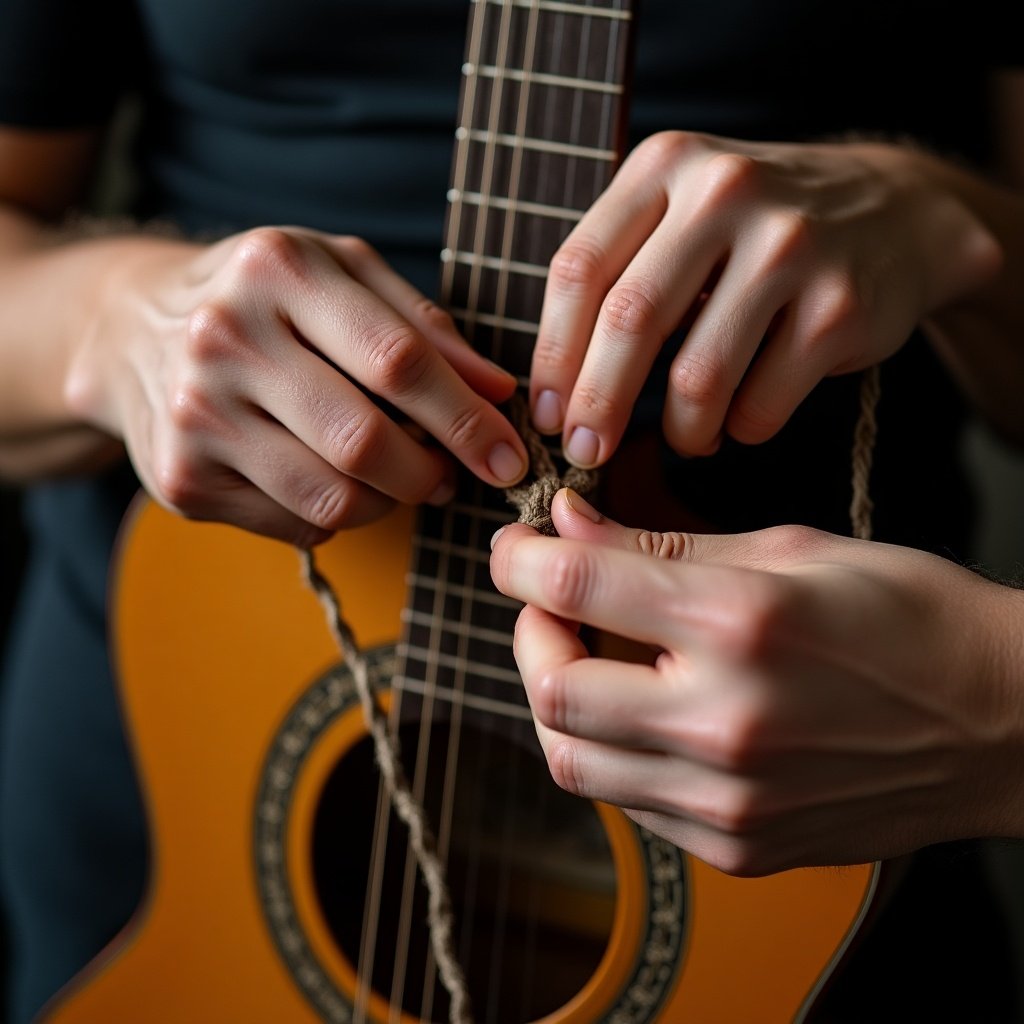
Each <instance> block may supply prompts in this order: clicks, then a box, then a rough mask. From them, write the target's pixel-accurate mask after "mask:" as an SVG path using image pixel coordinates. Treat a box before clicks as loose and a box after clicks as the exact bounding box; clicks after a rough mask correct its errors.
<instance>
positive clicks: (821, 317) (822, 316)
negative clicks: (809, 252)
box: [806, 275, 863, 347]
mask: <svg viewBox="0 0 1024 1024" xmlns="http://www.w3.org/2000/svg"><path fill="white" fill-rule="evenodd" d="M862 311H863V300H862V299H861V297H860V294H859V293H858V290H857V287H856V285H855V284H854V282H853V281H852V280H851V279H850V278H849V277H846V276H838V275H837V276H835V277H833V278H832V279H831V280H829V281H828V282H826V283H825V284H823V285H822V286H821V287H820V289H819V291H818V294H817V295H816V296H815V302H814V307H813V311H812V314H811V317H810V325H809V328H808V330H807V334H806V344H808V345H810V346H813V347H817V346H820V345H822V344H824V343H827V342H828V341H830V340H831V339H833V338H835V337H837V336H840V335H844V334H846V333H848V332H849V331H850V330H851V329H852V328H854V327H856V325H857V323H858V322H859V320H860V317H861V314H862Z"/></svg>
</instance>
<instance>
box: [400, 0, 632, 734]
mask: <svg viewBox="0 0 1024 1024" xmlns="http://www.w3.org/2000/svg"><path fill="white" fill-rule="evenodd" d="M631 22H632V14H631V3H630V2H629V0H590V2H588V3H577V2H556V0H474V2H473V3H472V5H471V12H470V23H469V30H468V34H467V45H466V57H465V62H464V64H463V67H462V76H463V77H462V89H461V97H460V103H459V120H458V127H457V129H456V132H455V141H456V144H455V153H454V160H453V167H452V179H451V187H450V189H449V191H448V217H447V228H446V234H445V247H444V250H443V252H442V254H441V272H442V273H441V301H442V303H443V304H444V305H445V306H446V307H447V308H448V309H449V310H450V311H451V313H452V315H453V316H454V317H455V320H456V322H457V323H458V325H459V327H460V329H461V330H462V331H463V333H464V335H465V336H466V337H467V338H468V339H469V340H470V341H471V343H472V344H473V345H474V347H475V348H476V349H477V351H479V352H481V353H483V354H484V355H486V356H488V357H489V358H490V359H492V360H494V361H495V362H496V363H498V364H500V365H501V366H503V367H505V368H506V369H507V370H509V371H510V372H512V373H513V374H515V375H516V377H517V378H518V380H519V382H520V385H521V386H523V385H525V384H526V380H527V377H528V374H529V368H530V358H531V355H532V352H533V347H534V343H535V341H536V336H537V326H538V323H539V320H540V310H541V303H542V300H543V295H544V284H545V280H546V275H547V266H548V264H549V262H550V260H551V257H552V256H553V255H554V253H555V250H556V249H557V248H558V246H559V245H560V244H561V243H562V241H563V240H564V239H565V237H566V236H567V235H568V233H569V232H570V230H571V229H572V227H573V226H574V225H575V224H576V223H577V221H579V219H580V218H581V217H582V215H583V213H584V212H585V211H586V210H587V208H588V207H589V206H590V205H591V204H592V203H593V201H594V200H595V199H596V198H597V196H598V195H599V194H600V193H601V191H602V190H603V189H604V188H605V186H606V185H607V184H608V182H609V181H610V180H611V177H612V174H613V173H614V171H615V168H616V167H617V166H618V163H619V161H620V159H621V156H622V151H623V145H624V137H625V116H626V105H625V98H626V76H627V70H628V63H629V54H630V36H631V31H630V29H631ZM509 519H510V513H509V508H508V506H507V505H506V504H505V502H504V499H503V496H502V495H501V493H500V492H497V491H494V490H493V489H488V488H485V487H484V486H483V485H481V484H480V483H479V482H478V481H475V480H473V479H469V478H467V479H464V480H463V481H462V484H461V486H460V489H459V492H458V494H457V496H456V499H455V501H454V502H453V503H452V504H451V505H449V506H448V507H446V508H444V509H440V510H435V509H424V510H423V511H422V512H421V513H420V515H419V518H418V521H417V526H416V530H415V534H414V539H413V554H412V565H411V570H410V576H409V598H408V600H407V603H406V612H405V616H406V622H405V625H404V635H403V639H402V642H401V643H400V644H399V648H398V666H397V672H396V676H395V678H394V680H393V684H392V685H393V688H394V689H395V690H396V691H398V692H407V693H412V694H418V695H420V696H426V695H429V699H430V700H432V701H440V702H441V703H442V704H448V703H450V704H451V705H452V706H456V705H457V706H458V708H459V714H463V713H464V712H466V711H469V713H472V714H474V715H476V716H485V717H490V716H492V715H497V716H499V717H501V718H504V719H511V720H519V721H522V722H524V723H528V722H529V714H528V711H527V709H526V707H525V700H524V698H523V695H522V691H521V687H520V685H519V673H518V671H517V670H516V666H515V662H514V660H513V658H512V654H511V638H512V631H513V628H514V625H515V619H516V615H517V612H518V605H516V604H515V603H513V602H512V601H509V600H508V599H506V598H504V597H502V596H501V595H500V594H497V593H496V592H495V590H494V588H493V585H492V584H491V580H490V574H489V572H488V554H489V544H488V542H489V539H490V537H491V535H492V534H493V533H494V531H495V530H496V529H497V528H498V526H500V525H502V524H503V523H506V522H508V521H509ZM414 703H418V702H417V701H414Z"/></svg>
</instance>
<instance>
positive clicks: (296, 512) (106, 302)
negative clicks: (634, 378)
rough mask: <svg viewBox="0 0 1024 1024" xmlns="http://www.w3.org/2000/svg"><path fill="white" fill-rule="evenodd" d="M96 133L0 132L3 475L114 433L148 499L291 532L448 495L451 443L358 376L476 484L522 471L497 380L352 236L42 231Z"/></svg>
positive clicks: (113, 444)
mask: <svg viewBox="0 0 1024 1024" xmlns="http://www.w3.org/2000/svg"><path fill="white" fill-rule="evenodd" d="M93 142H94V140H93V138H92V137H91V136H89V135H88V134H85V133H79V134H75V135H70V134H63V135H61V134H57V135H46V134H44V135H35V134H29V133H18V132H4V133H0V199H2V200H3V203H2V205H0V382H2V383H0V471H3V472H5V473H6V474H7V475H9V476H11V477H14V478H19V479H31V478H33V477H35V476H39V475H45V474H49V473H54V472H61V471H79V470H81V469H83V468H88V467H89V466H90V465H91V464H92V463H93V462H94V461H95V460H96V459H98V458H102V457H104V456H106V455H107V454H108V453H109V452H110V451H111V449H112V448H114V449H115V450H116V448H117V446H118V445H120V444H123V445H124V446H125V447H126V448H127V451H128V454H129V455H130V457H131V459H132V461H133V463H134V465H135V468H136V470H137V471H138V473H139V476H140V478H141V480H142V481H143V483H144V485H145V486H146V487H147V489H148V490H149V491H150V493H151V494H152V495H153V496H154V497H155V498H156V499H157V500H159V501H161V502H162V503H163V504H165V505H167V506H169V507H171V508H174V509H176V510H178V511H180V512H183V513H185V514H187V515H190V516H193V517H197V518H210V519H221V520H224V521H227V522H231V523H235V524H236V525H240V526H243V527H246V528H249V529H253V530H255V531H257V532H261V533H266V534H268V535H271V536H275V537H279V538H282V539H287V540H293V541H297V542H304V543H308V542H313V541H316V540H321V539H323V538H324V537H326V536H327V535H328V534H329V533H330V532H333V531H334V530H336V529H339V528H342V527H346V526H352V525H357V524H358V523H361V522H365V521H367V520H369V519H373V518H376V517H377V516H378V515H380V514H381V513H382V512H383V511H385V510H386V509H387V508H388V507H390V505H391V504H392V503H393V502H394V501H396V500H397V501H406V502H419V501H424V500H426V501H444V500H447V498H448V497H449V496H450V494H451V491H452V483H451V477H452V469H453V467H452V463H451V460H450V459H449V458H448V457H447V455H446V454H444V453H442V451H441V450H440V449H438V448H437V447H435V446H433V445H429V444H424V443H420V441H419V440H418V439H416V438H414V437H413V436H412V434H411V433H410V432H409V431H407V430H405V429H403V428H402V427H401V426H399V425H398V424H397V423H396V422H394V421H392V420H391V419H389V418H388V416H387V415H385V413H384V412H382V411H381V409H380V408H379V407H378V406H377V405H375V404H374V403H373V402H372V401H371V400H370V399H369V398H367V396H366V395H365V394H364V392H363V390H362V388H360V387H359V386H358V385H362V386H363V388H365V389H366V390H368V391H370V392H372V393H373V394H375V395H377V396H379V397H380V398H383V399H385V400H386V401H388V402H390V403H391V404H392V405H393V406H395V407H396V408H397V409H398V410H399V411H400V412H401V413H403V414H405V415H406V416H408V417H409V419H410V420H412V421H413V423H415V424H417V425H418V426H419V427H421V428H422V429H423V430H425V431H426V432H427V434H429V435H431V436H432V437H434V438H436V439H437V440H438V441H440V442H441V444H442V445H443V446H444V447H446V448H447V449H448V451H449V452H450V453H451V454H452V455H454V456H455V457H456V458H458V459H460V460H461V461H462V462H463V463H464V464H465V465H466V466H467V467H469V468H470V469H471V470H473V471H474V472H475V473H477V474H478V475H480V476H481V477H482V478H483V479H485V480H486V481H487V482H489V483H491V484H494V485H498V486H501V485H504V484H508V483H509V482H512V481H514V480H516V479H518V478H519V477H520V476H522V473H523V471H524V468H525V453H524V451H523V447H522V442H521V441H520V440H519V438H518V437H517V435H516V433H515V431H514V429H513V428H512V426H511V425H510V424H509V423H508V421H507V420H506V419H505V417H504V416H503V415H502V414H501V413H500V412H499V411H498V410H497V409H496V408H495V407H494V405H493V403H494V402H497V401H501V400H503V399H505V398H507V397H508V395H509V394H510V393H511V391H512V390H513V388H514V380H513V379H512V378H511V377H510V376H509V375H508V374H506V373H504V371H501V370H499V369H498V368H497V367H495V366H493V365H492V364H490V363H489V362H488V361H487V360H485V359H483V358H482V357H480V356H478V355H477V354H476V353H474V352H473V351H472V350H471V349H470V348H469V346H468V345H467V344H466V343H465V341H464V340H463V339H462V338H461V337H459V335H458V334H457V332H456V331H455V328H454V325H453V323H452V321H451V319H450V318H449V317H448V316H447V315H446V314H444V313H443V312H442V311H441V310H439V309H438V308H437V307H436V306H435V305H434V304H433V303H431V302H429V301H428V300H427V299H425V298H424V297H423V296H422V295H421V294H419V293H418V292H417V291H416V290H415V289H414V288H412V286H411V285H409V284H408V283H407V282H405V281H404V280H402V279H401V278H399V277H398V276H397V275H396V274H394V272H393V271H391V269H390V268H389V267H388V266H387V265H386V263H385V262H384V261H383V260H382V259H381V257H380V256H379V255H377V253H376V252H374V251H373V250H372V249H371V248H370V247H369V246H368V245H367V244H366V243H364V242H361V241H359V240H358V239H354V238H345V237H337V236H329V235H324V234H322V233H319V232H315V231H310V230H306V229H301V228H261V229H257V230H254V231H249V232H244V233H243V234H241V235H237V236H233V237H231V238H228V239H225V240H223V241H220V242H218V243H216V244H213V245H199V244H196V243H194V242H189V241H183V240H178V239H171V238H164V237H151V236H146V235H142V234H138V235H120V236H110V237H104V238H86V239H80V240H77V241H68V240H62V239H61V238H60V236H59V234H58V235H53V234H51V233H49V232H48V231H47V230H46V228H45V226H44V223H43V221H42V220H41V217H44V216H49V217H56V216H58V215H60V214H61V213H63V212H64V208H65V206H66V205H67V203H68V202H69V201H70V199H71V198H72V196H73V194H74V191H75V188H76V187H78V186H79V185H80V182H81V181H82V180H84V179H85V177H86V175H87V171H88V161H87V155H88V153H89V152H90V151H91V146H92V144H93ZM55 166H56V167H59V168H62V170H61V171H59V172H56V171H54V172H52V173H51V168H53V167H55Z"/></svg>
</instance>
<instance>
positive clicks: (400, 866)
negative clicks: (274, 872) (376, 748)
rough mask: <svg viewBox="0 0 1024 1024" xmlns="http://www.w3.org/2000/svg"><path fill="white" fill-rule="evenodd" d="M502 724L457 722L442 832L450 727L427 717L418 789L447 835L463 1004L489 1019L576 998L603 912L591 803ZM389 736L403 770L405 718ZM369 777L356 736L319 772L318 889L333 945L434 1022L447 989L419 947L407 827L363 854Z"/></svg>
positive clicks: (606, 927)
mask: <svg viewBox="0 0 1024 1024" xmlns="http://www.w3.org/2000/svg"><path fill="white" fill-rule="evenodd" d="M518 724H519V723H516V725H518ZM513 731H514V730H512V729H511V728H510V727H509V723H504V725H503V732H502V733H497V732H493V731H490V730H482V729H476V730H474V729H467V728H465V727H464V728H463V729H462V730H461V732H460V737H459V750H458V760H459V771H458V774H457V778H456V780H455V781H454V785H453V787H452V788H451V792H452V793H454V797H453V798H452V797H451V795H449V798H448V800H447V806H449V807H450V808H451V810H450V812H449V813H448V815H447V818H448V821H449V823H450V824H449V827H448V828H446V827H445V824H446V823H445V821H444V819H443V816H442V815H443V806H444V805H445V798H444V793H445V782H444V778H445V762H446V759H447V755H448V742H449V737H448V728H447V726H446V725H444V724H440V725H437V726H435V727H434V729H433V732H432V734H431V736H430V743H429V750H430V753H429V756H428V758H427V763H428V768H427V774H426V778H427V779H428V780H429V781H428V783H427V786H426V792H425V796H424V803H425V806H426V809H427V813H428V816H429V819H430V821H431V824H432V826H433V827H434V829H435V831H437V832H438V834H439V835H440V836H444V834H445V833H446V832H447V833H448V834H449V838H448V843H447V845H448V856H447V864H448V883H449V888H450V891H451V895H452V902H453V909H454V915H455V922H456V949H457V953H458V956H459V960H460V962H461V963H462V965H463V968H464V969H465V970H466V972H467V976H468V982H469V986H470V992H471V996H472V1002H473V1010H474V1014H475V1016H476V1018H477V1019H478V1020H481V1021H488V1022H492V1024H523V1022H525V1021H533V1020H537V1019H538V1018H540V1017H543V1016H545V1015H547V1014H549V1013H552V1012H554V1011H555V1010H557V1009H558V1008H559V1007H561V1006H563V1005H564V1004H565V1003H566V1002H567V1001H568V1000H569V999H571V998H572V997H573V996H574V995H576V994H577V993H578V992H579V991H580V989H581V988H582V987H583V985H584V984H585V983H586V982H587V981H588V980H589V979H590V978H591V977H592V976H593V974H594V972H595V970H596V969H597V966H598V964H599V963H600V961H601V958H602V956H603V954H604V952H605V949H606V947H607V944H608V937H609V934H610V931H611V926H612V918H613V914H614V908H615V872H614V866H613V862H612V854H611V850H610V848H609V845H608V840H607V837H606V835H605V832H604V829H603V827H602V824H601V820H600V818H599V816H598V814H597V812H596V810H595V809H594V807H593V805H592V804H590V803H588V802H587V801H584V800H579V799H577V798H575V797H571V796H569V795H568V794H567V793H565V792H563V791H562V790H560V789H559V788H558V787H557V786H555V784H554V783H553V782H552V781H551V778H550V776H549V775H548V773H547V768H546V765H545V764H544V762H543V760H542V759H541V757H540V754H539V748H538V747H537V743H536V738H535V737H533V736H532V729H531V730H530V735H529V736H528V737H526V736H523V737H522V738H521V739H520V741H519V742H516V741H514V740H512V739H510V738H509V734H510V733H511V732H513ZM400 736H401V741H402V750H403V751H404V752H405V754H404V756H405V760H406V764H407V766H409V767H408V770H409V773H410V775H412V764H413V761H412V757H413V755H412V753H411V752H413V751H415V750H416V749H417V746H418V745H419V742H420V740H419V733H418V726H417V725H415V724H412V725H410V726H409V727H408V728H403V729H401V730H400ZM378 778H379V774H378V771H377V768H376V766H375V764H374V761H373V752H372V747H371V744H370V742H369V741H365V742H363V743H362V744H360V745H358V746H357V747H356V748H354V750H352V751H351V752H350V753H349V755H348V756H346V757H345V758H344V759H343V760H342V761H341V762H339V764H338V765H337V766H336V768H335V769H334V771H333V773H332V774H331V776H330V778H329V779H328V781H327V784H326V785H325V787H324V790H323V793H322V794H321V798H320V801H319V803H318V807H317V813H316V819H315V825H314V834H313V849H312V854H313V873H314V882H315V886H316V890H317V894H318V897H319V899H320V902H321V907H322V911H323V913H324V916H325V918H326V921H327V923H328V927H329V928H330V930H331V932H332V934H333V936H334V939H335V941H336V942H337V943H338V945H339V946H340V947H341V949H342V951H343V952H344V954H345V955H346V957H347V958H348V960H349V961H350V962H351V963H352V964H353V965H355V966H356V967H357V969H358V970H359V972H360V974H361V976H363V977H366V976H369V977H372V979H373V988H374V990H375V991H376V992H377V993H380V994H381V995H383V996H384V997H385V998H387V999H388V1001H389V1002H390V1003H391V1005H392V1006H396V1005H400V1006H401V1007H402V1008H403V1010H404V1011H405V1012H406V1013H408V1014H410V1015H412V1016H413V1017H416V1018H418V1019H421V1020H432V1021H444V1020H447V1018H448V999H447V993H446V992H445V991H444V989H443V987H442V986H441V984H440V982H439V981H437V979H436V971H435V969H434V961H433V959H432V958H431V957H430V953H429V935H428V930H427V925H426V921H427V900H426V893H425V890H424V887H423V885H422V883H421V882H420V881H419V878H418V876H417V877H416V878H415V884H414V885H412V886H410V885H409V882H408V877H409V874H410V865H411V860H410V858H411V856H412V855H411V853H410V852H409V851H408V847H407V840H406V836H407V831H406V829H405V827H404V826H403V825H402V824H401V823H400V822H399V821H398V820H397V818H395V816H394V815H391V820H390V824H389V828H388V833H387V835H388V838H387V842H386V843H385V844H379V843H378V850H377V851H376V852H374V850H373V836H372V830H373V822H374V821H375V817H376V807H377V791H378ZM381 845H383V847H384V848H383V849H380V846H381ZM372 857H373V858H377V859H379V860H380V863H381V864H382V865H383V867H382V870H381V869H380V868H379V867H378V868H377V869H375V867H374V865H373V864H371V858H372ZM375 870H376V877H379V878H382V879H383V881H382V884H380V886H379V892H378V893H377V895H378V896H379V899H380V912H379V916H378V920H379V922H380V923H379V926H378V929H377V935H376V939H375V941H374V942H373V943H372V944H369V943H367V944H366V946H368V947H371V948H372V950H373V954H372V967H370V968H369V969H368V968H367V964H368V959H367V955H366V949H365V948H364V942H363V933H364V912H365V907H366V905H367V900H368V899H369V898H372V895H373V894H372V893H368V892H367V879H370V880H371V882H370V885H371V886H372V885H373V881H372V880H373V879H374V877H375ZM410 900H411V904H410V902H409V901H410ZM403 908H404V910H405V913H404V914H403ZM410 911H411V912H410ZM403 922H404V923H403ZM361 950H362V952H361Z"/></svg>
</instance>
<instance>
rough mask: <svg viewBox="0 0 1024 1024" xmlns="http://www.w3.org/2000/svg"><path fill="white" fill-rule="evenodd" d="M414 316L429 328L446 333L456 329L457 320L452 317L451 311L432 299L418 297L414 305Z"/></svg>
mask: <svg viewBox="0 0 1024 1024" xmlns="http://www.w3.org/2000/svg"><path fill="white" fill-rule="evenodd" d="M413 316H414V317H415V318H416V319H417V321H418V322H420V323H422V324H423V325H424V326H425V327H426V328H427V329H428V330H434V331H443V332H446V333H450V332H453V331H454V330H455V321H454V320H453V319H452V316H451V313H449V312H448V310H446V309H442V308H441V307H440V306H439V305H438V304H437V303H436V302H434V301H433V300H431V299H428V298H420V299H417V300H416V303H415V305H414V307H413Z"/></svg>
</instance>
